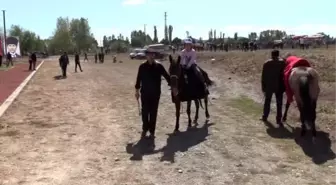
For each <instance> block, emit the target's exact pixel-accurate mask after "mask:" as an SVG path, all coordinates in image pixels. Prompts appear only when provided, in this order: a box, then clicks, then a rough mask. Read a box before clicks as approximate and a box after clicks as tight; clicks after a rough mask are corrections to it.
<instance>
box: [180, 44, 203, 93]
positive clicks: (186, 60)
mask: <svg viewBox="0 0 336 185" xmlns="http://www.w3.org/2000/svg"><path fill="white" fill-rule="evenodd" d="M183 43H184V49H183V50H182V51H181V55H180V56H181V59H182V61H181V64H182V67H183V69H187V70H189V69H191V70H192V71H193V72H194V74H195V75H196V76H197V77H198V79H199V80H200V81H201V82H202V83H203V84H204V88H205V89H207V83H206V81H205V79H204V76H203V72H202V70H201V69H200V68H199V67H198V66H197V64H196V51H195V50H194V49H193V48H192V45H193V42H192V40H191V39H189V38H188V39H185V40H184V41H183ZM185 78H187V77H186V76H185Z"/></svg>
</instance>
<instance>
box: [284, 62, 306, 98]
mask: <svg viewBox="0 0 336 185" xmlns="http://www.w3.org/2000/svg"><path fill="white" fill-rule="evenodd" d="M300 66H303V67H310V64H309V62H308V61H307V60H306V59H303V58H299V57H297V56H290V57H288V58H287V59H286V67H285V71H284V82H285V88H286V96H287V103H292V102H293V90H292V89H291V87H290V85H289V77H290V74H291V72H292V69H293V68H295V67H300Z"/></svg>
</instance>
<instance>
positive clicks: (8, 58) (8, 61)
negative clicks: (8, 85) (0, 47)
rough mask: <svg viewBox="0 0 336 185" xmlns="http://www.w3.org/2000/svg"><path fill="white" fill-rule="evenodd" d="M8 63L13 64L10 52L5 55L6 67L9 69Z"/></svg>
mask: <svg viewBox="0 0 336 185" xmlns="http://www.w3.org/2000/svg"><path fill="white" fill-rule="evenodd" d="M9 63H11V64H12V66H13V65H14V64H13V58H12V54H11V53H10V52H8V53H7V67H9Z"/></svg>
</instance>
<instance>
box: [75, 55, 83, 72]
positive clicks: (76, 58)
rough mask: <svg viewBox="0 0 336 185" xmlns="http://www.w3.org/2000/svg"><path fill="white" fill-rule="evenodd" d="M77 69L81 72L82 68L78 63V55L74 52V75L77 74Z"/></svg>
mask: <svg viewBox="0 0 336 185" xmlns="http://www.w3.org/2000/svg"><path fill="white" fill-rule="evenodd" d="M77 67H79V69H80V71H81V72H83V70H82V66H81V64H80V61H79V54H78V53H77V52H76V54H75V73H77Z"/></svg>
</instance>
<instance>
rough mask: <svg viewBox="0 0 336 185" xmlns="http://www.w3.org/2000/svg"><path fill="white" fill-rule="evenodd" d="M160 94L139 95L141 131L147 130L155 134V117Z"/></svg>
mask: <svg viewBox="0 0 336 185" xmlns="http://www.w3.org/2000/svg"><path fill="white" fill-rule="evenodd" d="M159 101H160V95H156V96H148V95H147V96H146V95H141V106H142V109H141V114H142V131H144V132H147V131H149V132H150V133H151V134H155V127H156V117H157V112H158V108H159Z"/></svg>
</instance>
